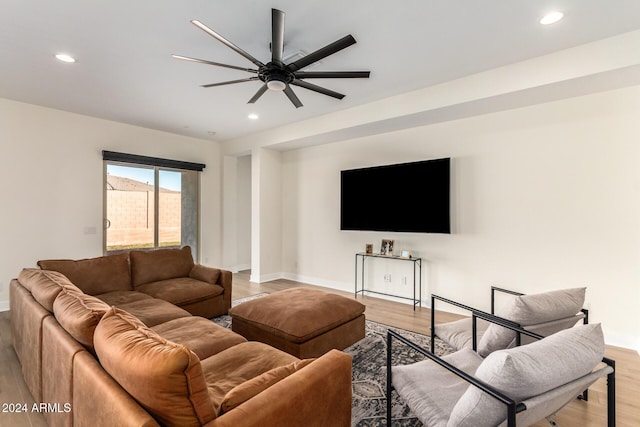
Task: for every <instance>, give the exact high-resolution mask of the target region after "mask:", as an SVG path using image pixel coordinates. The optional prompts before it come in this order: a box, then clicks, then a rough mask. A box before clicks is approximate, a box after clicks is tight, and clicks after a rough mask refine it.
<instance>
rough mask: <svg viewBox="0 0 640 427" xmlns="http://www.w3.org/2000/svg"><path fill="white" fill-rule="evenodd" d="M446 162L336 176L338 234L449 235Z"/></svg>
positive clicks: (448, 173) (369, 170) (383, 167)
mask: <svg viewBox="0 0 640 427" xmlns="http://www.w3.org/2000/svg"><path fill="white" fill-rule="evenodd" d="M450 163H451V159H450V158H444V159H435V160H424V161H418V162H411V163H400V164H394V165H385V166H375V167H368V168H362V169H349V170H343V171H341V172H340V175H341V176H340V229H341V230H362V231H397V232H411V233H451V222H450V206H449V204H450V188H449V187H450Z"/></svg>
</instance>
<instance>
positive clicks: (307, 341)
mask: <svg viewBox="0 0 640 427" xmlns="http://www.w3.org/2000/svg"><path fill="white" fill-rule="evenodd" d="M364 310H365V306H364V304H362V303H360V302H358V301H356V300H352V299H350V298H345V297H342V296H340V295H336V294H332V293H329V292H323V291H318V290H314V289H306V288H292V289H287V290H284V291H280V292H274V293H273V294H270V295H267V296H265V297H262V298H257V299H255V300H252V301H248V302H245V303H242V304H240V305H238V306H236V307H233V308H231V309H230V310H229V314H230V315H231V318H232V326H231V328H232V329H233V331H234V332H237V333H239V334H240V335H242V336H243V337H245V338H246V339H248V340H249V341H261V342H263V343H265V344H269V345H271V346H273V347H276V348H279V349H280V350H283V351H286V352H287V353H289V354H292V355H294V356H296V357H298V358H300V359H304V358H310V357H318V356H321V355H322V354H324V353H326V352H327V351H329V350H331V349H333V348H336V349H338V350H343V349H345V348H347V347H349V346H350V345H351V344H353V343H355V342H357V341H359V340H361V339H362V338H364V320H365V318H364Z"/></svg>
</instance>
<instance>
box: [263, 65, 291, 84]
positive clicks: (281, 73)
mask: <svg viewBox="0 0 640 427" xmlns="http://www.w3.org/2000/svg"><path fill="white" fill-rule="evenodd" d="M258 78H259V79H260V80H261V81H263V82H265V83H266V84H267V87H269V89H271V90H284V88H285V87H286V85H288V84H289V83H291V82H292V81H293V80H294V79H295V76H294V75H293V73H292V72H291V71H289V70H287V69H286V68H284V67H283V66H281V65H278V64H275V63H274V62H269V63H268V64H266V65H265V66H264V67H260V69H258Z"/></svg>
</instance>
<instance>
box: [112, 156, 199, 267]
mask: <svg viewBox="0 0 640 427" xmlns="http://www.w3.org/2000/svg"><path fill="white" fill-rule="evenodd" d="M103 159H104V183H105V185H104V189H105V190H104V219H105V221H104V222H105V231H104V251H105V253H107V254H109V253H117V252H120V251H125V250H131V249H156V248H172V247H181V246H184V245H189V246H191V250H192V253H193V255H194V258H195V259H196V260H197V259H198V247H199V242H198V236H199V205H200V200H199V199H200V196H199V195H200V174H199V173H198V172H200V171H201V170H202V168H204V166H205V165H202V164H199V163H187V162H179V161H174V160H167V159H158V158H153V157H145V156H136V155H131V154H124V153H115V152H111V151H103Z"/></svg>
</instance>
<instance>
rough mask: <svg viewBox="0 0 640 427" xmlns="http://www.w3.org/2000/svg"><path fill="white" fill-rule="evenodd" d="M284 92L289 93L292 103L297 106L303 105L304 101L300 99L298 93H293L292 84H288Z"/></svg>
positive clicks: (288, 96)
mask: <svg viewBox="0 0 640 427" xmlns="http://www.w3.org/2000/svg"><path fill="white" fill-rule="evenodd" d="M284 94H285V95H287V98H289V101H291V103H292V104H293V105H295V106H296V108H300V107H302V102H300V99H298V97H297V96H296V94H295V93H293V89H291V86H289V85H287V87H285V88H284Z"/></svg>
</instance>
